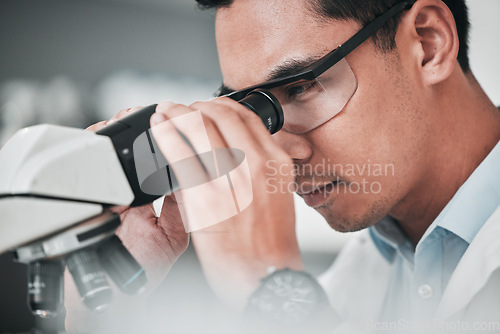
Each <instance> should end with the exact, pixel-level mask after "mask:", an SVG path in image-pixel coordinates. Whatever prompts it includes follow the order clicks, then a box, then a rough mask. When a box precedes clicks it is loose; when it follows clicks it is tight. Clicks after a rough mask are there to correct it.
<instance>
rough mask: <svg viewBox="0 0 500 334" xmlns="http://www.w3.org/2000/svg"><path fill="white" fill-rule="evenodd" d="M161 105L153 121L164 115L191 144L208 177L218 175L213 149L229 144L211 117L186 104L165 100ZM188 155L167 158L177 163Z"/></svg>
mask: <svg viewBox="0 0 500 334" xmlns="http://www.w3.org/2000/svg"><path fill="white" fill-rule="evenodd" d="M159 106H160V108H159V109H157V115H156V117H155V116H154V117H152V122H153V121H154V119H155V118H156V121H159V120H161V117H160V116H164V119H167V121H168V122H170V123H172V125H173V126H174V127H175V128H176V129H178V130H179V131H180V132H181V134H182V135H181V136H183V137H184V138H185V140H186V141H187V142H188V144H189V145H190V146H191V148H192V149H191V152H192V154H191V155H190V156H194V155H196V158H197V159H199V160H200V163H201V165H202V166H203V168H204V170H205V173H206V174H207V175H208V179H212V178H214V177H216V176H217V175H218V168H217V165H216V161H215V158H214V152H213V149H214V148H215V147H227V144H226V142H225V141H224V140H223V138H222V136H221V135H220V133H219V132H218V130H217V127H216V126H215V125H214V124H213V122H212V121H211V120H210V119H209V118H203V114H202V113H201V112H200V111H199V110H194V109H192V108H190V107H187V106H185V105H180V104H174V103H170V102H165V103H161V104H160V105H159ZM158 117H159V118H158ZM152 124H154V123H152ZM186 153H188V152H186ZM187 157H188V156H187V155H186V156H174V157H173V158H174V160H168V159H167V160H168V161H169V162H170V163H174V164H175V163H176V162H177V161H180V160H181V159H185V158H187Z"/></svg>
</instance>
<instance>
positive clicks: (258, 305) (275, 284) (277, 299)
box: [245, 269, 328, 326]
mask: <svg viewBox="0 0 500 334" xmlns="http://www.w3.org/2000/svg"><path fill="white" fill-rule="evenodd" d="M327 306H328V297H327V296H326V294H325V292H324V290H323V288H322V287H321V286H320V285H319V283H318V281H317V280H316V279H315V278H314V277H313V276H311V275H310V274H308V273H306V272H305V271H296V270H291V269H283V270H274V271H272V272H271V273H270V275H269V276H267V277H265V278H264V279H262V284H261V286H260V287H259V288H258V289H257V290H256V291H255V292H254V293H253V294H252V295H251V296H250V299H249V301H248V304H247V307H246V309H245V315H246V316H248V317H251V318H260V319H261V320H263V321H266V322H271V323H275V324H279V325H284V326H294V325H300V324H305V323H307V322H308V321H309V320H311V319H312V318H314V316H315V315H317V314H318V313H319V312H321V311H322V310H323V309H324V308H326V307H327Z"/></svg>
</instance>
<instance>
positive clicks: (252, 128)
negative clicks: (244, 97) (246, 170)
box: [193, 99, 281, 154]
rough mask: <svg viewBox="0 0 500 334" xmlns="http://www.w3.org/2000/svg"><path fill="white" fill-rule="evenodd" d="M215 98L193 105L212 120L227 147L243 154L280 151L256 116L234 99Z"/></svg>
mask: <svg viewBox="0 0 500 334" xmlns="http://www.w3.org/2000/svg"><path fill="white" fill-rule="evenodd" d="M216 100H219V99H215V100H213V101H210V102H198V103H195V104H193V107H196V108H199V109H200V110H202V112H203V114H204V115H206V116H207V117H209V118H210V119H211V120H212V121H213V123H214V124H215V125H216V127H217V129H218V131H219V132H220V134H221V135H222V137H223V138H224V141H225V142H226V143H227V146H228V147H232V148H238V149H241V150H243V151H244V152H245V154H248V153H250V154H252V152H253V153H256V151H268V152H271V153H276V152H281V148H280V147H279V146H277V144H276V143H275V142H274V141H273V140H272V138H271V136H270V134H269V133H268V132H267V130H266V128H265V127H264V126H263V124H262V121H261V119H260V118H259V117H258V116H256V115H255V114H253V113H251V112H250V111H249V110H246V108H244V107H243V106H241V105H239V104H238V103H237V102H235V101H216ZM241 108H243V110H242V109H241ZM242 114H243V116H244V117H242ZM247 114H249V115H247ZM252 114H253V115H252Z"/></svg>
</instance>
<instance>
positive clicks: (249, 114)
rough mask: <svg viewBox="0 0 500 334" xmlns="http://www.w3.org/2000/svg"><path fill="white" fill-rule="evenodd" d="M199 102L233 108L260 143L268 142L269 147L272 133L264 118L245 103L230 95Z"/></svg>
mask: <svg viewBox="0 0 500 334" xmlns="http://www.w3.org/2000/svg"><path fill="white" fill-rule="evenodd" d="M198 103H201V104H203V103H209V104H215V105H220V106H224V107H227V108H231V109H232V110H233V112H236V113H237V114H238V115H239V116H240V117H241V119H242V120H243V122H244V123H246V124H247V125H248V130H249V131H250V133H252V135H253V137H254V138H255V139H256V140H257V141H258V142H259V143H261V144H264V143H265V144H266V145H265V146H266V147H267V145H268V138H269V137H270V133H269V131H268V130H267V128H266V126H265V125H264V122H263V121H262V119H261V118H260V117H259V116H258V115H257V114H256V113H254V112H253V111H251V110H249V109H248V108H245V107H244V106H243V105H241V104H240V103H238V102H236V101H234V100H233V99H231V98H229V97H219V98H216V99H213V100H211V101H208V102H198ZM196 104H197V103H195V105H196ZM200 108H201V107H200Z"/></svg>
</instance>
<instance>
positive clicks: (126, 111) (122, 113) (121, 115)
mask: <svg viewBox="0 0 500 334" xmlns="http://www.w3.org/2000/svg"><path fill="white" fill-rule="evenodd" d="M142 108H143V107H141V106H137V107H133V108H127V109H122V110H120V111H119V112H118V113H117V114H116V115H114V116H113V117H111V119H110V120H109V121H107V122H106V125H108V124H112V123H114V122H116V121H117V120H119V119H122V118H124V117H127V116H128V115H130V114H132V113H134V112H136V111H138V110H141V109H142Z"/></svg>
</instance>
